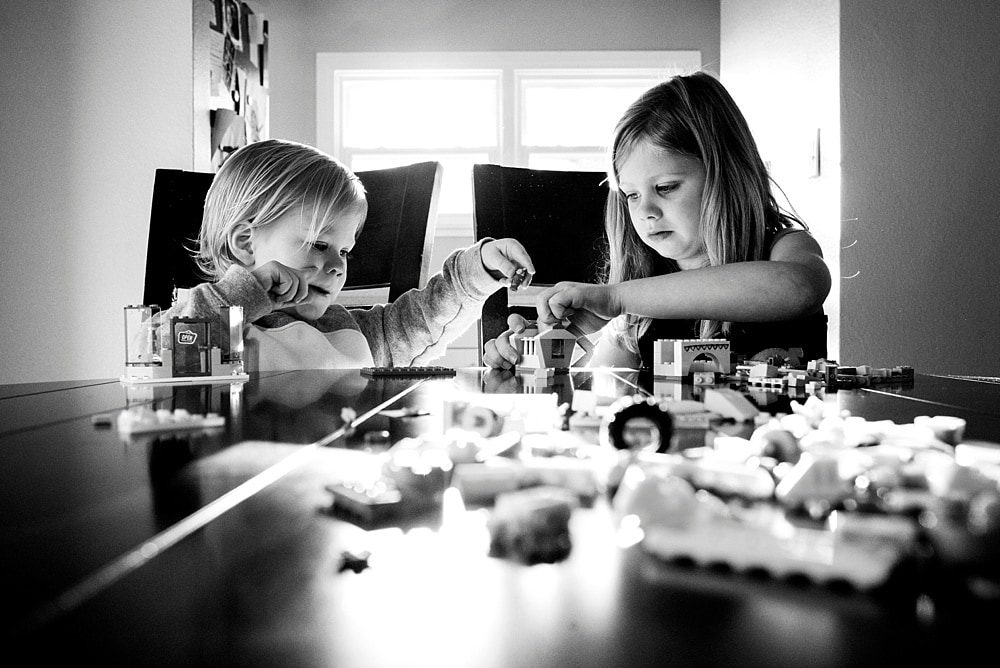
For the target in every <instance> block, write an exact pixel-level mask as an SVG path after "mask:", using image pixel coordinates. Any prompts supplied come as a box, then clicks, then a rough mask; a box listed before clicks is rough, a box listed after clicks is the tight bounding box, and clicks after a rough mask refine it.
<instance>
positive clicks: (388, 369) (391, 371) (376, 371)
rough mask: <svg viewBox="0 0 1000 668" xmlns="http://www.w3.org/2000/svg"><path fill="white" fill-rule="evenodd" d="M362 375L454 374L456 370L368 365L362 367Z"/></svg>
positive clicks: (380, 376) (378, 376)
mask: <svg viewBox="0 0 1000 668" xmlns="http://www.w3.org/2000/svg"><path fill="white" fill-rule="evenodd" d="M361 375H362V376H369V377H371V378H391V377H401V378H410V377H413V376H454V375H455V370H454V369H452V368H450V367H446V366H366V367H362V369H361Z"/></svg>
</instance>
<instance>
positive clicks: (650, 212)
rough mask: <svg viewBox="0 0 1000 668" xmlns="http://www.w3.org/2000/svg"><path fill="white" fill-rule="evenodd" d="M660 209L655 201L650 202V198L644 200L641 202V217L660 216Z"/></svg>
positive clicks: (646, 218) (652, 217)
mask: <svg viewBox="0 0 1000 668" xmlns="http://www.w3.org/2000/svg"><path fill="white" fill-rule="evenodd" d="M659 214H660V209H659V208H657V206H656V203H655V202H650V201H648V200H646V201H643V202H641V203H640V204H639V217H640V218H642V219H644V220H648V219H654V218H659Z"/></svg>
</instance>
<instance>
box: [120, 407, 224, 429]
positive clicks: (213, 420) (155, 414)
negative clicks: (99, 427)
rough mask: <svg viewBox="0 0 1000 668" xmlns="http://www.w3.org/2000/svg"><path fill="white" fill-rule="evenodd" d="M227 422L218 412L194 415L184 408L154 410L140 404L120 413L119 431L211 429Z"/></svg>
mask: <svg viewBox="0 0 1000 668" xmlns="http://www.w3.org/2000/svg"><path fill="white" fill-rule="evenodd" d="M225 424H226V418H224V417H222V416H221V415H218V414H216V413H207V414H205V415H193V414H191V413H189V412H188V411H186V410H184V409H183V408H178V409H176V410H174V411H169V410H167V409H165V408H161V409H159V410H155V411H154V410H153V409H151V408H148V407H146V406H138V407H134V408H129V409H126V410H123V411H122V412H121V413H119V414H118V432H119V433H122V434H145V433H150V432H157V431H180V430H186V429H209V428H212V427H222V426H224V425H225Z"/></svg>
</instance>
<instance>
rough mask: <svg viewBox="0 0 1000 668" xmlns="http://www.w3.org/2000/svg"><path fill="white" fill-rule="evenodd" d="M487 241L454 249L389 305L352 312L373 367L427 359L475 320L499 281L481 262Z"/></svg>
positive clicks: (440, 350) (431, 358) (426, 361)
mask: <svg viewBox="0 0 1000 668" xmlns="http://www.w3.org/2000/svg"><path fill="white" fill-rule="evenodd" d="M487 241H490V240H489V239H483V240H480V241H479V242H478V243H476V244H474V245H472V246H470V247H468V248H465V249H460V250H457V251H455V252H453V253H452V254H451V255H449V256H448V258H447V259H446V260H445V261H444V266H443V267H442V270H441V271H440V272H438V273H437V274H434V276H432V277H431V279H430V280H429V281H428V282H427V285H426V286H425V287H423V288H421V289H413V290H407V291H406V292H405V293H403V294H402V295H400V296H399V298H398V299H396V301H394V302H393V303H391V304H384V305H377V306H374V307H372V308H371V309H368V310H354V311H351V314H352V315H353V316H354V317H355V319H356V320H357V322H358V324H359V326H360V327H361V331H362V332H363V333H364V335H365V338H367V339H368V344H369V345H370V346H371V350H372V357H373V358H374V360H375V364H376V365H377V366H410V365H414V364H417V365H419V364H427V363H429V362H430V361H432V360H434V359H436V358H438V357H440V356H441V355H443V354H444V352H445V350H446V349H447V346H448V344H449V343H451V342H452V341H454V340H455V339H456V338H458V336H460V335H461V334H462V333H463V332H465V331H466V330H467V329H468V328H469V327H470V326H472V325H473V324H474V323H475V322H476V320H477V319H478V318H479V317H480V315H481V313H482V306H483V302H485V301H486V299H487V297H489V296H490V295H491V294H493V293H494V292H496V291H497V290H498V289H499V288H500V287H501V286H502V283H501V282H500V281H499V280H497V279H496V278H493V277H492V276H491V275H490V273H489V272H488V271H487V270H486V268H485V267H484V266H483V261H482V256H481V248H482V245H483V244H484V243H485V242H487Z"/></svg>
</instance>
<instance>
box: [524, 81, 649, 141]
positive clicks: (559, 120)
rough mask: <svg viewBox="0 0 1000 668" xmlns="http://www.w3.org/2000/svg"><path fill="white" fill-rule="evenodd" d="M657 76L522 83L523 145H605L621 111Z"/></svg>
mask: <svg viewBox="0 0 1000 668" xmlns="http://www.w3.org/2000/svg"><path fill="white" fill-rule="evenodd" d="M656 82H657V80H656V79H645V80H641V81H639V82H636V81H623V82H621V83H617V84H616V83H613V82H607V81H600V80H599V79H598V80H583V81H559V80H555V79H536V80H531V81H524V82H522V95H523V100H524V102H523V104H522V106H521V114H522V121H521V122H522V123H523V129H522V132H521V143H522V144H523V145H525V146H558V147H562V146H597V147H599V146H606V145H607V143H608V141H609V140H610V139H611V132H612V130H614V127H615V123H616V122H618V119H619V118H620V117H621V115H622V113H623V112H624V111H625V109H626V108H628V105H629V104H631V103H632V102H633V101H634V100H635V99H636V98H637V97H639V95H640V94H641V93H642V92H643V91H644V90H646V89H647V88H649V87H650V86H653V85H654V84H656Z"/></svg>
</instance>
